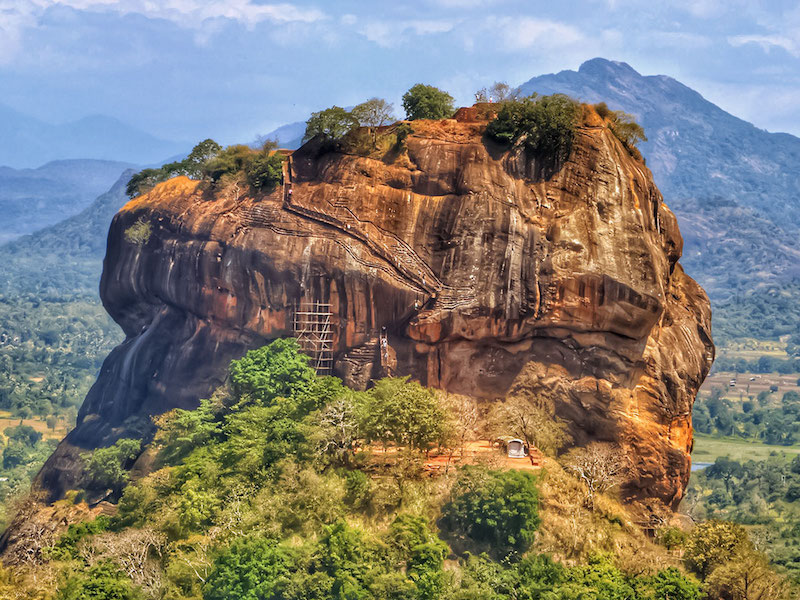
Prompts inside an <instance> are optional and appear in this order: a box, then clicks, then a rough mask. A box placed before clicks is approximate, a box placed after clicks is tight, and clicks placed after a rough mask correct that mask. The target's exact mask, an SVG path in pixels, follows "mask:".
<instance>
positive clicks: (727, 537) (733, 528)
mask: <svg viewBox="0 0 800 600" xmlns="http://www.w3.org/2000/svg"><path fill="white" fill-rule="evenodd" d="M750 547H751V545H750V540H748V538H747V532H746V531H745V530H744V527H742V526H741V525H738V524H736V523H729V522H726V521H706V522H705V523H700V524H699V525H697V526H696V527H695V528H694V529H693V530H692V531H691V532H690V533H689V539H688V540H687V541H686V550H685V552H684V555H683V559H684V561H685V562H686V565H687V566H688V567H689V568H690V569H692V570H693V571H695V572H696V573H699V574H700V575H702V576H703V577H705V576H707V575H708V574H709V573H711V571H712V570H714V568H715V567H717V566H718V565H720V564H722V563H724V562H725V561H727V560H730V559H731V557H733V556H735V555H737V554H739V553H741V552H744V551H746V550H749V549H750Z"/></svg>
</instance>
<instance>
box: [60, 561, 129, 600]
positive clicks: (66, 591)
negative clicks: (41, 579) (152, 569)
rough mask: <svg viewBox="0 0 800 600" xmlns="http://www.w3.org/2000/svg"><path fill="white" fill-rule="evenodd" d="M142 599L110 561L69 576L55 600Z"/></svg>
mask: <svg viewBox="0 0 800 600" xmlns="http://www.w3.org/2000/svg"><path fill="white" fill-rule="evenodd" d="M140 598H143V596H142V595H141V593H139V591H138V590H137V589H136V588H134V587H133V584H132V583H131V580H130V579H128V578H127V577H125V575H124V574H123V573H122V572H121V571H120V570H119V569H118V568H117V567H116V565H114V564H113V563H111V562H110V561H102V562H100V563H97V564H96V565H94V566H92V567H90V568H89V569H88V570H87V571H86V572H85V573H81V574H78V575H72V576H70V577H69V578H68V579H67V580H66V582H64V584H63V585H62V586H61V587H60V588H59V590H58V593H57V594H56V599H57V600H138V599H140Z"/></svg>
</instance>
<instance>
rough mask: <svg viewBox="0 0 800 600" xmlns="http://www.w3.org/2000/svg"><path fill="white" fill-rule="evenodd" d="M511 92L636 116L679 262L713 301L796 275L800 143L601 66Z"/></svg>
mask: <svg viewBox="0 0 800 600" xmlns="http://www.w3.org/2000/svg"><path fill="white" fill-rule="evenodd" d="M520 89H521V90H522V91H523V92H525V93H531V92H539V93H541V94H551V93H555V92H562V93H565V94H568V95H570V96H572V97H574V98H578V99H580V100H582V101H584V102H592V103H595V102H600V101H604V102H606V103H607V104H608V105H609V107H610V108H612V109H617V110H618V109H621V110H624V111H626V112H629V113H633V114H634V115H636V117H637V120H638V121H639V122H640V123H641V124H642V125H643V126H644V128H645V131H646V133H647V136H648V138H649V140H648V141H647V142H646V143H643V144H642V145H641V149H642V153H643V154H644V156H645V157H646V159H647V164H648V166H649V167H650V168H651V169H652V171H653V175H654V176H655V179H656V183H657V184H658V186H659V188H660V189H661V191H662V192H663V194H664V198H665V201H666V202H667V204H668V205H669V206H670V207H671V208H672V209H673V210H674V211H675V213H676V214H677V215H678V220H679V222H680V225H681V232H682V233H683V236H684V239H685V249H684V260H683V263H684V265H685V266H686V268H687V271H689V273H690V274H692V275H693V276H695V277H696V278H697V279H698V280H699V282H700V283H701V284H702V285H703V286H704V287H706V289H707V290H708V291H709V292H710V294H711V295H712V297H717V298H724V297H729V296H730V295H731V294H732V293H733V292H736V291H745V290H752V289H755V288H760V287H761V288H763V287H765V285H766V284H774V283H778V284H781V283H783V282H786V281H788V280H791V279H793V278H795V277H797V276H798V275H800V244H798V233H799V232H800V138H797V137H794V136H792V135H788V134H785V133H769V132H767V131H764V130H762V129H758V128H757V127H755V126H753V125H751V124H750V123H747V122H746V121H743V120H741V119H738V118H736V117H734V116H733V115H731V114H729V113H727V112H725V111H724V110H722V109H721V108H719V107H718V106H716V105H714V104H712V103H711V102H709V101H707V100H706V99H704V98H703V97H702V96H701V95H700V94H698V93H697V92H696V91H694V90H692V89H690V88H688V87H686V86H685V85H683V84H682V83H680V82H678V81H676V80H675V79H672V78H670V77H666V76H664V75H655V76H643V75H640V74H639V73H637V72H636V71H635V70H634V69H633V68H631V67H630V66H629V65H627V64H625V63H621V62H612V61H609V60H605V59H602V58H595V59H593V60H590V61H587V62H585V63H583V64H582V65H581V67H580V68H579V69H578V71H562V72H560V73H556V74H552V75H542V76H540V77H534V78H533V79H531V80H530V81H528V82H527V83H524V84H523V85H522V86H521V88H520Z"/></svg>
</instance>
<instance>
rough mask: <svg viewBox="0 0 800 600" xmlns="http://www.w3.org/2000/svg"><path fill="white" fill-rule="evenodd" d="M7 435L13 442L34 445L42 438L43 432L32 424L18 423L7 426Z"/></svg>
mask: <svg viewBox="0 0 800 600" xmlns="http://www.w3.org/2000/svg"><path fill="white" fill-rule="evenodd" d="M4 433H5V434H6V437H8V439H9V440H10V441H12V442H18V443H20V444H22V445H23V446H29V447H31V448H32V447H33V446H35V445H36V444H37V443H38V442H39V440H41V439H42V434H41V433H40V432H38V431H36V430H35V429H34V428H33V427H31V426H30V425H16V426H14V427H6V430H5V432H4Z"/></svg>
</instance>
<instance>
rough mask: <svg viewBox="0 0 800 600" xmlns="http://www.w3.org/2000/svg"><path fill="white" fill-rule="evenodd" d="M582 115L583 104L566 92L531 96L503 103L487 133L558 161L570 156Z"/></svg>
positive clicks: (506, 142)
mask: <svg viewBox="0 0 800 600" xmlns="http://www.w3.org/2000/svg"><path fill="white" fill-rule="evenodd" d="M580 115H581V107H580V104H578V103H577V102H575V101H574V100H572V99H571V98H569V97H568V96H565V95H563V94H553V95H552V96H536V95H534V96H529V97H528V98H521V99H519V100H514V101H510V102H505V103H503V105H502V107H501V108H500V110H499V112H498V113H497V116H496V117H495V118H494V119H493V120H492V121H491V122H490V123H489V125H488V126H487V127H486V133H487V134H488V135H489V137H491V138H493V139H494V140H495V141H497V142H499V143H503V144H513V145H522V146H523V147H524V148H525V149H526V150H527V151H528V152H531V153H532V154H536V155H540V156H543V157H547V158H550V159H551V160H554V161H556V162H558V161H561V160H565V159H566V158H568V157H569V154H570V151H571V149H572V139H573V137H574V135H575V128H576V127H577V125H578V120H579V118H580Z"/></svg>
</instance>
